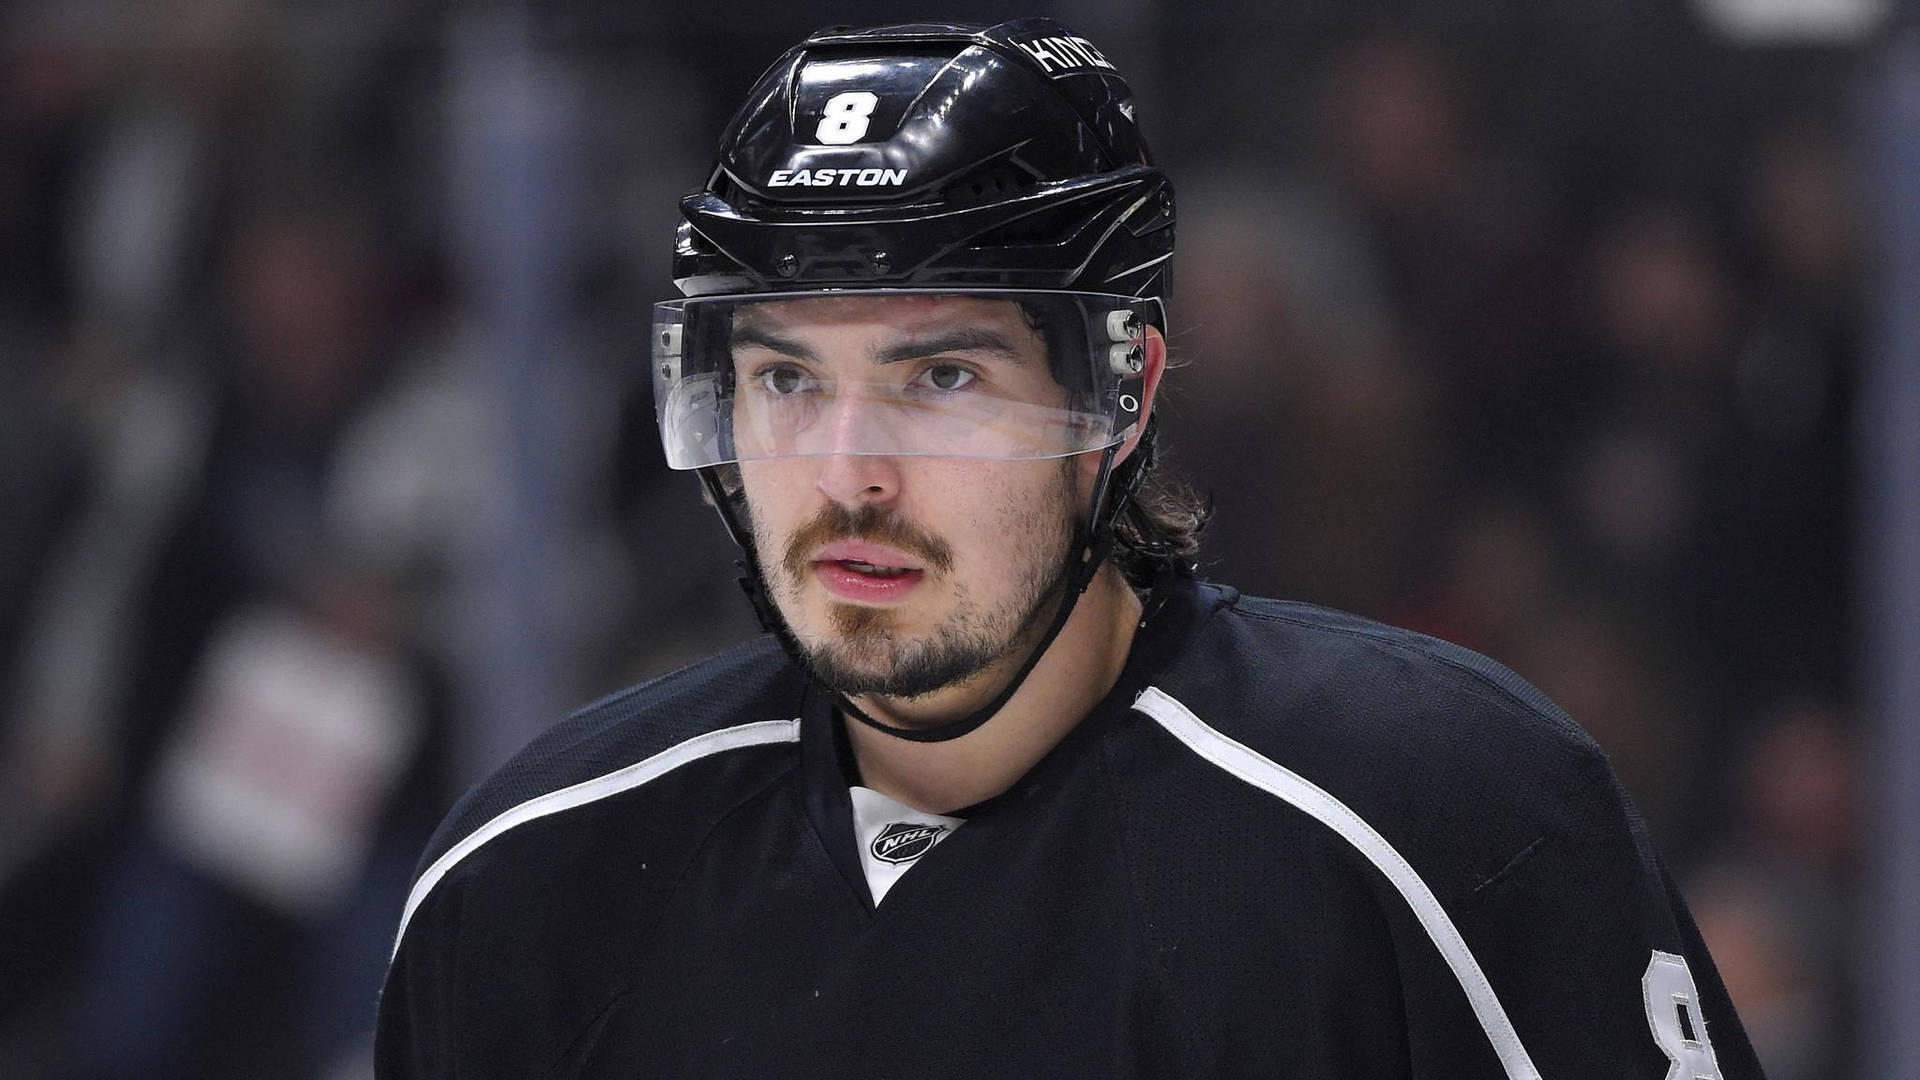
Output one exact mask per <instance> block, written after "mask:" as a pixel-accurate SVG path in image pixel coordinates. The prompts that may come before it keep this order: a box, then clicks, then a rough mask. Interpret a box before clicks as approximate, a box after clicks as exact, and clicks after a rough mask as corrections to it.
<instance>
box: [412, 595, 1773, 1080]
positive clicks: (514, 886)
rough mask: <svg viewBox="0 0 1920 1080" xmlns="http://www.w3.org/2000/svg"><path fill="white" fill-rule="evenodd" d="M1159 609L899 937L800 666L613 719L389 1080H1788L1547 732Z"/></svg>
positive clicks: (1206, 611)
mask: <svg viewBox="0 0 1920 1080" xmlns="http://www.w3.org/2000/svg"><path fill="white" fill-rule="evenodd" d="M1162 601H1163V602H1161V603H1160V604H1159V605H1158V607H1157V609H1155V610H1154V612H1153V614H1152V615H1151V617H1150V618H1149V620H1148V622H1147V624H1146V626H1145V627H1144V628H1143V629H1142V630H1141V631H1140V632H1139V634H1138V635H1137V637H1136V640H1135V644H1134V648H1133V652H1132V655H1131V657H1130V658H1129V661H1128V663H1127V666H1126V668H1125V670H1124V672H1123V673H1122V675H1121V677H1120V679H1119V681H1118V683H1117V684H1116V685H1115V686H1114V688H1113V691H1112V693H1111V694H1110V695H1108V697H1107V698H1106V700H1105V701H1104V702H1102V704H1101V705H1100V706H1098V707H1097V708H1096V709H1095V710H1094V711H1093V712H1092V713H1091V714H1090V715H1088V716H1087V717H1086V719H1085V720H1084V721H1082V722H1081V723H1080V724H1079V725H1078V726H1077V727H1076V728H1074V729H1073V731H1072V732H1071V733H1069V734H1068V735H1067V736H1066V738H1065V739H1064V740H1063V741H1062V742H1061V743H1060V744H1059V745H1058V746H1056V747H1055V748H1054V749H1053V750H1052V751H1051V752H1050V753H1049V754H1048V755H1047V756H1046V757H1045V758H1044V759H1042V760H1041V761H1040V762H1039V763H1038V764H1037V765H1035V766H1034V768H1033V769H1032V770H1031V771H1030V772H1029V773H1028V774H1027V775H1026V776H1025V777H1023V778H1022V779H1021V780H1020V781H1019V782H1018V783H1016V784H1015V785H1014V786H1013V787H1012V788H1011V789H1010V790H1008V791H1007V792H1005V793H1004V794H1001V795H999V796H997V797H995V798H993V799H990V800H988V801H987V802H984V803H981V804H979V805H977V806H974V807H970V808H968V809H967V810H965V811H962V812H959V813H957V814H956V815H955V817H956V818H957V819H961V820H962V821H963V824H961V825H960V826H959V827H958V828H956V829H954V830H952V831H951V832H950V833H949V834H946V835H944V836H941V837H939V842H938V843H937V844H936V843H931V842H930V839H929V838H930V837H931V836H932V835H933V834H932V833H929V832H925V831H924V830H927V829H937V828H938V827H939V826H938V825H929V824H925V823H922V824H919V825H911V824H909V825H903V826H901V827H900V828H899V829H895V830H892V831H890V832H887V833H886V834H885V835H884V836H883V837H882V838H881V839H880V840H876V842H875V843H876V847H875V851H876V852H877V853H879V854H882V855H883V856H889V857H891V856H896V855H899V854H901V853H904V852H908V851H910V850H911V851H916V852H918V854H917V856H916V857H917V861H916V862H915V864H914V865H913V866H912V868H911V870H910V871H909V872H907V873H905V874H904V876H902V877H900V878H899V879H898V880H897V881H896V882H894V883H893V884H892V887H891V891H888V892H886V893H885V898H884V900H883V902H882V903H880V904H879V905H877V906H876V905H875V904H874V903H873V901H872V898H871V897H872V893H871V892H870V890H869V888H868V885H867V877H866V876H865V873H864V872H863V870H862V854H861V852H860V851H859V850H857V849H856V841H855V830H854V824H853V813H852V811H851V809H850V797H849V790H848V789H849V785H850V784H856V783H857V782H858V778H857V777H856V776H852V775H850V770H851V768H852V765H851V757H850V754H849V753H848V751H847V748H846V743H845V733H844V731H843V730H842V728H841V727H840V721H839V719H838V718H837V717H836V715H835V714H834V712H833V709H832V706H831V704H830V702H829V701H828V700H827V699H826V697H825V695H822V694H819V693H817V692H810V691H809V690H808V685H807V682H806V680H805V679H804V678H803V676H802V675H801V674H800V672H799V671H798V670H796V668H795V667H794V666H793V665H792V664H791V663H790V662H789V661H788V660H787V659H786V658H785V656H784V655H783V654H782V653H781V651H780V650H779V649H778V647H777V646H775V645H774V644H773V642H772V641H771V640H762V641H758V642H754V643H751V644H748V645H745V646H742V647H740V648H737V649H734V650H732V651H730V652H727V653H725V654H722V655H720V656H718V657H715V658H712V659H710V660H708V661H705V662H703V663H701V664H698V665H696V666H694V667H691V668H688V669H686V670H683V671H680V672H678V673H676V674H673V675H669V676H666V677H664V678H662V679H659V680H656V681H654V682H651V683H648V684H646V685H644V686H641V687H638V688H636V689H633V690H629V691H627V692H625V693H622V694H619V695H616V696H614V697H611V698H608V699H606V700H604V701H602V702H599V703H597V704H595V705H592V706H589V707H588V708H586V709H585V710H583V711H582V712H580V713H578V714H576V715H575V716H574V717H572V718H571V719H569V720H568V721H566V722H565V723H563V724H561V725H559V726H557V727H556V728H554V729H553V730H552V731H550V732H549V733H547V734H546V735H544V736H543V737H541V738H540V739H538V740H537V741H536V742H534V743H533V744H532V745H531V746H530V747H528V749H527V750H526V751H525V752H523V753H522V754H521V755H520V756H519V757H518V758H516V759H515V760H514V761H513V762H512V763H511V764H510V765H508V766H507V767H506V768H505V769H503V770H502V771H501V772H500V773H498V774H497V775H496V776H494V777H493V778H492V779H490V780H488V781H487V782H485V783H483V784H481V785H480V786H479V787H478V788H476V789H475V790H474V791H473V792H471V793H470V794H468V795H467V797H466V798H465V799H464V800H463V801H462V802H461V803H460V805H459V806H458V807H457V808H456V809H455V810H454V811H453V813H452V814H451V816H450V817H449V818H448V819H447V821H446V823H445V824H444V825H443V826H442V828H441V830H440V833H439V835H438V836H437V837H436V839H435V840H434V841H433V844H432V846H431V847H430V848H429V850H428V851H427V853H426V856H425V857H424V859H423V862H422V866H423V869H422V871H421V874H420V876H419V879H418V882H417V883H416V885H415V887H414V890H413V894H412V896H411V897H410V898H409V900H408V903H407V908H406V916H405V918H404V920H403V922H402V925H401V928H400V935H399V940H398V943H397V946H396V953H395V956H394V960H393V963H392V966H391V968H390V970H389V973H388V977H387V983H386V988H385V991H384V993H383V996H382V999H381V1003H380V1026H379V1034H378V1040H377V1061H378V1072H379V1075H380V1076H381V1077H382V1078H383V1080H412V1078H429V1077H432V1078H441V1077H463V1078H464V1077H516V1078H517V1077H623V1078H633V1077H796V1078H801V1077H803V1078H806V1080H819V1078H821V1077H835V1078H841V1077H861V1078H866V1077H874V1078H878V1077H901V1078H912V1080H928V1078H936V1077H1023V1078H1024V1077H1102V1078H1116V1077H1148V1076H1152V1077H1174V1076H1180V1077H1201V1076H1205V1077H1242V1076H1244V1077H1343V1078H1344V1077H1432V1078H1448V1080H1451V1078H1462V1077H1500V1076H1507V1077H1531V1076H1543V1077H1547V1078H1549V1080H1559V1078H1572V1077H1595V1078H1599V1077H1605V1078H1607V1080H1619V1078H1622V1077H1649V1078H1658V1077H1683V1078H1689V1080H1691V1078H1693V1077H1696V1076H1716V1075H1717V1076H1723V1077H1726V1078H1729V1080H1734V1078H1741V1080H1744V1078H1747V1077H1757V1076H1759V1068H1758V1066H1757V1064H1756V1062H1755V1059H1754V1056H1753V1051H1752V1049H1751V1047H1750V1046H1749V1044H1748V1041H1747V1038H1746V1036H1745V1034H1744V1032H1742V1030H1741V1028H1740V1023H1739V1021H1738V1020H1737V1019H1736V1018H1735V1016H1734V1014H1733V1011H1732V1008H1731V1006H1730V1005H1729V1003H1728V1000H1727V996H1726V992H1725V990H1724V989H1723V987H1722V985H1721V982H1720V979H1719V977H1718V975H1717V974H1716V972H1715V971H1714V967H1713V963H1712V961H1711V960H1710V959H1709V957H1708V956H1707V953H1706V950H1705V949H1704V948H1703V947H1702V945H1701V943H1700V939H1699V936H1698V934H1697V933H1696V931H1695V930H1694V927H1693V925H1692V922H1691V920H1690V919H1689V917H1688V914H1687V911H1686V909H1685V907H1684V905H1683V904H1682V902H1681V900H1680V898H1679V896H1678V895H1677V894H1676V892H1675V890H1674V888H1673V886H1672V884H1671V882H1670V881H1669V880H1668V877H1667V875H1666V872H1665V871H1664V870H1663V868H1662V867H1661V864H1660V862H1659V860H1658V859H1657V858H1656V856H1655V855H1654V852H1653V850H1652V848H1651V847H1650V846H1649V843H1648V840H1647V834H1646V831H1645V829H1644V827H1643V826H1642V824H1641V822H1640V821H1639V819H1638V818H1637V817H1636V815H1635V813H1634V811H1633V809H1632V807H1631V806H1630V805H1629V803H1628V801H1627V799H1626V797H1625V796H1624V794H1623V793H1622V791H1621V789H1620V786H1619V784H1618V782H1617V781H1616V780H1615V778H1614V776H1613V773H1612V771H1611V769H1610V768H1609V766H1608V764H1607V761H1606V759H1605V757H1604V756H1603V755H1602V754H1601V752H1600V750H1599V749H1598V748H1597V747H1596V746H1595V745H1594V743H1593V742H1592V741H1591V740H1590V739H1589V738H1588V737H1587V736H1586V735H1585V734H1584V733H1583V732H1582V731H1581V730H1580V729H1579V728H1578V727H1577V726H1576V725H1575V724H1574V723H1573V722H1572V721H1571V720H1569V719H1568V718H1567V717H1566V715H1565V714H1564V713H1562V712H1561V711H1559V710H1558V709H1557V708H1555V707H1554V706H1553V705H1552V704H1551V703H1549V702H1548V701H1547V700H1546V699H1545V698H1544V697H1542V696H1541V695H1540V694H1539V693H1538V692H1537V691H1536V690H1534V689H1533V688H1532V687H1530V686H1528V685H1527V684H1526V683H1524V682H1523V681H1521V680H1520V679H1519V678H1517V677H1516V676H1514V675H1513V674H1512V673H1510V672H1508V671H1507V670H1506V669H1504V668H1502V667H1500V666H1499V665H1497V664H1495V663H1493V662H1491V661H1489V660H1487V659H1485V658H1484V657H1481V656H1478V655H1476V654H1474V653H1471V652H1468V651H1466V650H1464V649H1460V648H1457V647H1454V646H1451V645H1447V644H1445V643H1443V642H1438V641H1435V640H1433V639H1430V638H1425V637H1421V636H1419V635H1415V634H1410V633H1406V632H1403V631H1399V630H1394V629H1391V628H1388V627H1384V626H1380V625H1378V624H1375V623H1371V622H1367V621H1365V620H1362V619H1359V618H1355V617H1352V616H1348V615H1342V614H1339V613H1335V612H1330V611H1326V610H1323V609H1318V608H1313V607H1307V606H1303V605H1298V604H1286V603H1274V602H1271V601H1265V600H1254V599H1250V598H1244V597H1240V596H1238V595H1237V594H1236V593H1235V592H1234V591H1232V590H1230V589H1224V588H1219V587H1215V586H1207V585H1193V584H1186V585H1182V586H1179V587H1178V588H1176V589H1175V590H1173V591H1172V593H1170V594H1169V595H1168V596H1166V597H1164V598H1162ZM914 829H919V830H922V831H920V832H917V833H915V832H914V831H913V830H914ZM909 834H911V835H909ZM883 843H885V844H893V845H895V846H893V847H891V848H882V847H880V846H879V845H880V844H883Z"/></svg>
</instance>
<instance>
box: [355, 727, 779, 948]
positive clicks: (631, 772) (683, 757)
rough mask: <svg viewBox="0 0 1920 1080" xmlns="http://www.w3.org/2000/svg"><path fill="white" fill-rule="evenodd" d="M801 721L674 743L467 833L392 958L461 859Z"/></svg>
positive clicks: (413, 901) (429, 882)
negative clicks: (504, 836) (519, 828)
mask: <svg viewBox="0 0 1920 1080" xmlns="http://www.w3.org/2000/svg"><path fill="white" fill-rule="evenodd" d="M799 741H800V721H799V720H761V721H758V722H756V723H752V724H741V725H740V726H738V727H730V728H721V729H720V730H718V731H709V732H707V733H706V734H704V735H696V736H694V737H693V738H691V739H688V740H687V741H685V742H682V743H675V744H674V745H672V746H669V747H667V748H666V749H665V750H662V751H660V752H659V753H657V754H655V755H653V756H652V757H648V758H642V759H641V760H639V761H636V762H634V763H633V764H631V765H628V766H625V767H623V768H620V769H616V770H614V771H613V772H610V773H607V774H606V775H604V776H596V777H594V778H593V779H591V780H582V781H580V782H579V783H577V784H573V785H571V786H569V787H563V788H560V789H559V790H557V791H549V792H547V793H546V794H545V795H542V796H540V797H538V798H535V799H528V800H527V801H526V802H523V803H521V804H520V805H518V806H515V807H513V808H512V809H510V810H507V811H505V812H504V813H501V814H500V815H499V816H497V817H495V818H494V819H493V820H491V821H489V822H487V823H486V824H485V825H482V826H480V827H479V828H477V829H475V830H473V831H472V832H470V833H468V834H467V836H466V838H465V839H463V840H461V841H460V842H459V843H457V844H455V845H453V846H452V847H450V848H448V849H447V851H446V854H444V855H442V856H440V857H439V858H437V859H435V860H433V865H432V866H429V867H427V871H426V873H424V874H421V875H420V880H418V881H416V882H414V883H413V892H412V893H411V894H409V895H408V896H407V906H406V909H405V910H404V911H402V912H401V913H400V929H399V930H398V931H397V932H396V933H395V934H394V935H393V952H392V953H391V954H389V956H388V959H389V960H391V959H392V957H393V956H397V955H399V952H400V941H401V939H403V938H405V937H406V936H407V923H409V922H411V921H412V920H413V913H414V912H415V911H416V910H418V909H419V907H420V904H421V903H422V902H423V901H424V900H426V898H427V894H428V893H430V892H432V891H433V887H434V886H435V885H437V884H439V883H440V879H441V878H443V877H446V876H447V872H448V871H449V870H452V869H453V868H454V866H455V865H456V864H458V863H459V862H460V860H461V859H464V858H466V857H467V856H469V855H471V854H473V853H474V852H475V851H477V850H479V848H480V846H481V845H482V844H485V843H486V842H487V841H489V840H492V839H493V838H494V837H496V836H499V835H500V834H501V833H503V832H506V831H507V830H508V829H511V828H513V827H515V826H516V825H525V824H526V823H527V822H529V821H533V820H535V819H536V818H543V817H546V816H547V815H548V814H557V813H559V812H560V811H562V810H572V809H574V808H575V807H578V806H585V805H586V804H587V803H590V802H595V801H598V800H600V799H604V798H606V797H608V796H610V795H618V794H620V793H621V792H623V791H632V790H633V789H634V788H637V787H639V786H640V785H642V784H645V783H647V782H648V781H650V780H657V779H659V778H660V777H662V776H664V775H666V774H667V773H670V772H672V771H673V770H675V769H677V768H679V767H680V766H682V765H686V764H688V763H690V762H694V761H699V760H700V759H701V758H704V757H710V756H712V755H714V754H718V753H722V752H724V751H727V750H738V749H740V748H741V747H746V746H762V745H765V744H768V743H783V742H787V743H790V742H799Z"/></svg>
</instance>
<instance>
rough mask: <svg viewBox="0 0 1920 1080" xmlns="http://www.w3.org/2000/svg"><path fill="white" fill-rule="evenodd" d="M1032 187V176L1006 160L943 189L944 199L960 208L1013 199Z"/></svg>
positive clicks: (942, 196)
mask: <svg viewBox="0 0 1920 1080" xmlns="http://www.w3.org/2000/svg"><path fill="white" fill-rule="evenodd" d="M1032 186H1033V176H1032V174H1031V173H1028V172H1027V171H1026V170H1025V169H1022V168H1019V167H1017V166H1015V165H1013V164H1011V163H1009V162H1004V161H1003V162H999V163H997V164H994V165H990V166H988V167H987V168H984V169H976V170H974V171H973V172H971V173H968V174H966V175H965V176H962V177H961V178H960V179H958V180H955V181H954V182H953V183H951V184H948V185H947V186H946V187H944V188H942V189H941V191H940V197H941V199H942V200H943V201H945V202H949V203H953V204H956V205H959V206H974V205H977V204H980V203H990V202H999V201H1000V200H1001V199H1008V198H1012V197H1014V196H1015V195H1018V194H1020V193H1021V192H1023V191H1026V190H1027V189H1028V188H1031V187H1032Z"/></svg>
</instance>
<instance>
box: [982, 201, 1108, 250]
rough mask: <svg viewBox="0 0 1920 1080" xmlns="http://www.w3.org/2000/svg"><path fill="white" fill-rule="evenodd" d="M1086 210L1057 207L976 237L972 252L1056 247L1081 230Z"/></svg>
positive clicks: (1072, 207)
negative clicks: (1007, 248) (995, 249)
mask: <svg viewBox="0 0 1920 1080" xmlns="http://www.w3.org/2000/svg"><path fill="white" fill-rule="evenodd" d="M1082 217H1083V209H1082V207H1080V206H1079V205H1077V204H1073V203H1069V204H1068V205H1066V206H1055V207H1052V208H1050V209H1046V210H1040V211H1037V212H1035V213H1032V214H1028V215H1026V216H1025V217H1022V218H1020V219H1018V220H1015V221H1010V222H1008V223H1006V224H1005V225H1002V226H1000V227H999V228H997V229H994V230H992V231H991V232H986V233H982V234H980V235H979V236H977V237H975V238H974V240H973V242H972V243H970V244H969V245H968V246H969V247H973V248H997V247H1019V246H1026V245H1032V244H1056V243H1059V242H1060V241H1062V240H1064V239H1066V238H1067V237H1068V236H1069V235H1071V234H1072V233H1073V232H1074V230H1075V229H1078V228H1079V227H1080V224H1081V220H1082Z"/></svg>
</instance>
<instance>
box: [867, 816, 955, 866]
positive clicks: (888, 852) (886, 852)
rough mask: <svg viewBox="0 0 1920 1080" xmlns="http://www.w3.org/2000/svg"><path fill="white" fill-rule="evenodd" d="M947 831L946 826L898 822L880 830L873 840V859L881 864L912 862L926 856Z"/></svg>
mask: <svg viewBox="0 0 1920 1080" xmlns="http://www.w3.org/2000/svg"><path fill="white" fill-rule="evenodd" d="M946 831H947V827H946V826H945V825H922V824H920V823H918V822H914V821H896V822H894V823H893V824H891V825H889V826H887V827H886V828H884V829H881V830H880V835H879V836H876V837H874V838H873V844H872V845H871V850H872V851H873V857H874V858H876V859H879V860H880V861H881V862H887V863H904V862H912V861H913V860H915V859H917V858H919V857H920V856H922V855H924V854H926V852H927V849H928V848H930V847H932V846H933V842H934V841H935V840H938V839H940V834H941V833H943V832H946Z"/></svg>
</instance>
